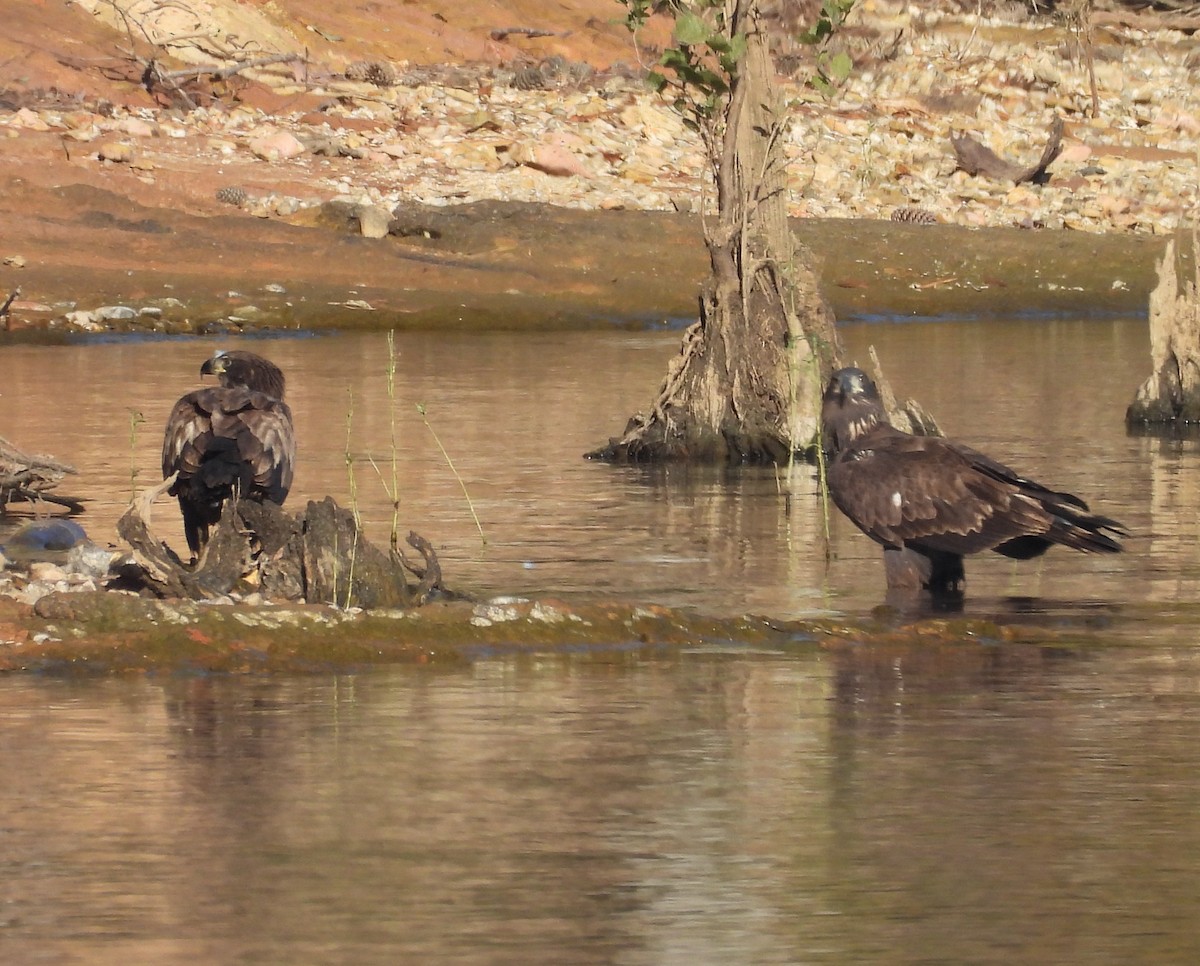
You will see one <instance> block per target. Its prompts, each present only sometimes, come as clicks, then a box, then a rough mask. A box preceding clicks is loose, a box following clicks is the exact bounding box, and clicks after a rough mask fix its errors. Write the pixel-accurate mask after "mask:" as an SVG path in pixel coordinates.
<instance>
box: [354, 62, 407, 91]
mask: <svg viewBox="0 0 1200 966" xmlns="http://www.w3.org/2000/svg"><path fill="white" fill-rule="evenodd" d="M399 79H400V78H399V75H398V74H397V73H396V68H395V67H393V66H392V65H391V64H389V63H388V62H387V61H386V60H356V61H355V62H354V63H353V64H351V65H350V66H349V67H347V68H346V80H352V81H360V82H362V83H366V84H374V85H375V86H376V87H395V86H396V83H397V81H398V80H399Z"/></svg>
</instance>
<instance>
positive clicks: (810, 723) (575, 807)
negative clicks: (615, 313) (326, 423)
mask: <svg viewBox="0 0 1200 966" xmlns="http://www.w3.org/2000/svg"><path fill="white" fill-rule="evenodd" d="M1198 672H1200V666H1198V662H1197V659H1196V658H1195V656H1194V655H1191V654H1186V655H1177V656H1174V657H1172V658H1171V659H1170V660H1169V661H1164V660H1162V658H1161V657H1159V658H1157V659H1152V660H1151V659H1147V657H1146V656H1145V655H1143V654H1141V653H1139V652H1138V651H1137V650H1135V649H1117V650H1109V651H1099V652H1091V653H1071V652H1062V651H1054V650H1045V649H1040V648H1020V647H1005V648H999V647H992V648H980V647H967V646H962V647H953V648H938V649H933V650H929V649H925V650H918V649H909V650H894V651H892V652H890V653H883V652H881V651H876V650H873V649H861V648H850V649H847V650H845V651H838V652H834V653H820V652H814V651H812V650H809V649H800V650H797V651H796V652H794V653H780V654H758V655H751V654H737V653H725V654H717V653H712V652H704V651H698V652H695V653H692V654H685V655H681V656H678V657H676V658H673V659H670V660H665V661H644V662H639V663H637V664H633V665H630V664H628V663H627V662H625V661H622V662H620V663H619V664H615V665H606V664H603V663H595V662H580V661H571V660H566V659H564V660H539V661H512V662H496V663H491V662H485V663H482V664H479V665H477V666H475V667H474V668H473V669H471V670H469V671H461V672H453V673H448V672H430V671H424V672H415V673H414V672H409V671H395V672H383V673H376V674H371V675H368V676H363V677H357V678H356V677H337V678H327V679H308V678H298V679H297V678H293V679H279V678H276V679H269V680H244V679H222V678H217V679H212V678H192V679H181V680H173V681H169V682H164V683H162V684H156V683H153V682H149V681H106V682H86V683H73V682H55V681H32V680H20V679H10V680H8V681H5V682H0V692H2V699H0V706H2V707H3V708H4V711H3V713H0V731H2V738H3V740H2V741H0V764H2V765H3V767H4V769H5V774H6V775H8V776H9V779H8V780H7V781H6V784H5V788H4V791H3V793H0V794H2V796H3V797H2V799H0V804H2V805H3V809H4V816H5V817H4V821H3V826H2V827H3V843H4V847H3V871H4V873H5V874H4V886H3V889H4V906H3V908H4V918H3V922H4V931H3V934H2V936H3V938H0V944H3V945H4V947H5V950H6V960H7V961H10V962H29V961H32V959H31V958H30V957H31V956H32V955H33V953H34V952H35V951H36V952H37V954H38V956H39V957H40V958H39V960H38V961H43V962H88V963H93V962H101V963H104V962H117V961H120V962H156V963H164V964H172V963H183V962H255V963H258V962H279V963H298V962H304V963H310V962H345V963H358V964H367V963H392V962H455V963H460V962H461V963H564V962H570V963H611V962H620V963H630V964H659V963H675V962H698V963H730V962H747V963H750V962H753V963H793V962H828V963H845V962H880V963H907V962H953V963H960V962H973V963H991V962H994V963H1001V962H1004V963H1009V962H1047V963H1049V962H1111V963H1118V962H1151V961H1153V962H1161V961H1179V962H1182V961H1188V957H1190V955H1192V954H1194V951H1195V950H1196V948H1197V944H1198V943H1200V925H1198V924H1197V920H1196V918H1195V916H1194V914H1193V910H1194V907H1195V901H1196V899H1197V896H1198V891H1200V872H1198V871H1197V870H1196V868H1195V867H1194V863H1191V862H1190V861H1189V860H1188V858H1187V857H1188V856H1189V855H1190V854H1191V853H1192V852H1193V851H1194V849H1195V848H1196V847H1197V846H1200V841H1198V840H1200V831H1198V830H1197V825H1196V822H1195V820H1194V814H1195V807H1194V805H1195V797H1196V793H1197V791H1198V790H1200V789H1198V788H1197V780H1196V778H1195V776H1196V775H1197V774H1200V768H1198V767H1197V766H1198V765H1200V761H1198V756H1200V753H1198V752H1197V749H1198V748H1200V716H1198V715H1197V714H1196V713H1195V712H1196V710H1197V707H1196V704H1197V698H1196V695H1197V685H1198V684H1200V677H1198ZM122 957H124V958H122Z"/></svg>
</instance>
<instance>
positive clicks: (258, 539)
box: [117, 479, 442, 607]
mask: <svg viewBox="0 0 1200 966" xmlns="http://www.w3.org/2000/svg"><path fill="white" fill-rule="evenodd" d="M171 482H172V481H171V480H170V479H168V480H166V481H164V482H163V484H162V485H161V486H159V487H156V488H155V489H153V490H149V491H147V492H145V493H143V494H142V495H141V496H140V497H139V498H138V499H137V500H135V501H134V502H133V503H132V504H130V507H129V509H128V510H127V511H126V512H125V514H124V516H122V517H121V519H120V520H119V521H118V522H117V532H118V533H119V534H120V535H121V537H122V539H124V540H125V541H126V542H127V543H128V544H129V546H130V547H131V548H132V550H133V559H134V564H133V566H132V568H127V569H126V572H125V573H124V574H123V577H122V584H123V585H124V586H132V587H134V588H136V589H140V590H144V591H148V592H150V593H153V594H154V595H156V596H158V597H186V598H191V599H193V600H205V599H212V598H217V597H223V596H226V595H229V594H237V593H259V594H261V595H262V596H263V597H265V598H266V599H268V600H284V601H305V602H307V603H324V604H334V605H336V606H339V607H412V606H416V605H418V604H422V603H424V602H425V601H427V600H429V599H430V598H431V597H433V596H434V595H436V594H437V593H439V592H440V591H441V590H442V587H441V579H442V572H441V566H440V565H439V563H438V559H437V554H436V553H435V552H434V549H433V547H432V546H431V545H430V544H429V542H428V541H427V540H425V539H424V538H423V537H420V536H419V535H417V534H416V533H410V534H409V537H408V543H409V544H410V545H411V546H412V547H413V548H414V549H415V550H417V552H418V553H420V555H421V557H422V559H423V561H424V566H423V567H420V568H417V567H414V566H410V565H409V564H408V563H407V562H406V561H404V560H403V558H402V557H401V555H399V554H396V553H390V554H389V553H384V552H383V551H382V550H380V549H379V548H378V547H376V546H375V545H374V544H372V543H371V542H370V541H368V540H367V539H366V538H365V537H364V536H363V535H362V534H361V532H360V531H359V528H358V523H357V521H356V520H355V517H354V514H353V513H351V512H350V511H349V510H346V509H344V508H342V507H340V506H338V505H337V503H335V502H334V500H333V498H332V497H326V498H325V499H324V500H322V501H320V502H318V501H315V500H314V501H310V502H309V503H308V506H307V507H306V508H305V511H304V514H303V515H302V516H293V515H291V514H290V513H288V512H286V511H285V510H283V509H282V508H281V507H279V506H276V505H275V504H274V503H270V502H265V503H256V502H254V501H251V500H239V501H236V502H234V501H230V502H228V503H227V504H226V505H225V508H224V512H223V513H222V514H221V519H220V522H218V523H217V525H216V526H215V527H213V528H212V530H211V532H210V534H209V540H208V543H207V544H205V547H204V550H203V551H202V552H201V554H200V557H199V558H198V559H197V560H196V561H195V562H194V563H192V564H186V563H184V562H183V561H182V560H180V558H179V557H178V556H177V555H176V553H175V552H174V551H173V550H172V549H171V548H170V547H169V546H168V545H167V544H166V543H165V542H163V541H162V540H160V539H159V538H157V537H155V536H154V533H153V531H152V530H151V527H150V512H151V508H152V507H153V504H154V501H155V500H156V499H158V497H160V496H161V495H162V494H163V493H164V492H166V490H167V489H168V488H169V487H170V485H171ZM406 570H408V571H409V572H411V573H413V574H414V575H416V576H418V578H419V582H418V583H417V584H416V585H415V586H410V585H409V583H408V581H407V579H406V578H405V571H406Z"/></svg>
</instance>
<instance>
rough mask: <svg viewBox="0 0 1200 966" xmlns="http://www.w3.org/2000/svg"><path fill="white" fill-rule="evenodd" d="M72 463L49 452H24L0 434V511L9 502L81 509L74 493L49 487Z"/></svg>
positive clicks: (73, 469)
mask: <svg viewBox="0 0 1200 966" xmlns="http://www.w3.org/2000/svg"><path fill="white" fill-rule="evenodd" d="M75 472H77V471H76V469H75V467H73V466H71V465H69V464H67V463H61V462H59V461H58V460H56V459H54V458H53V457H50V456H41V455H36V454H31V453H25V452H23V451H22V450H19V449H17V447H16V446H14V445H13V444H12V443H10V442H9V441H8V440H6V439H5V438H4V437H2V436H0V513H3V512H4V510H5V507H6V506H7V505H8V504H9V503H16V502H24V503H34V504H36V503H51V504H54V505H55V506H61V507H66V508H67V509H68V510H69V511H70V512H71V513H82V512H83V504H82V503H81V502H80V501H79V500H78V499H77V498H75V497H69V496H59V495H57V494H52V493H50V492H49V491H50V490H53V489H54V488H55V487H56V486H58V484H59V483H60V482H61V481H62V478H63V477H64V476H66V475H67V474H69V473H75Z"/></svg>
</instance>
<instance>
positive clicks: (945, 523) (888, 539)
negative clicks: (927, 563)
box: [828, 425, 1064, 556]
mask: <svg viewBox="0 0 1200 966" xmlns="http://www.w3.org/2000/svg"><path fill="white" fill-rule="evenodd" d="M980 455H981V454H975V453H974V452H973V451H970V450H967V449H965V448H960V447H958V446H957V445H956V444H954V443H952V442H950V441H948V440H945V439H942V438H941V437H934V436H910V435H908V434H906V433H901V432H899V431H897V430H895V429H892V428H891V427H890V426H886V425H881V426H879V427H877V428H876V429H874V430H872V431H871V432H869V433H867V434H866V435H864V436H863V437H861V438H860V439H859V440H858V441H857V442H856V443H855V444H853V445H852V446H850V447H848V448H846V449H844V450H843V451H842V452H841V453H839V454H838V456H837V457H836V458H835V459H834V461H833V462H832V463H831V464H830V466H829V470H828V480H829V491H830V495H831V496H832V497H833V501H834V503H836V504H837V506H838V508H839V509H840V510H841V511H842V512H843V513H845V514H846V516H848V517H849V518H850V519H851V520H853V521H854V523H855V524H856V525H857V526H858V527H859V529H861V530H862V531H863V532H864V533H866V534H867V535H868V536H870V537H871V538H872V539H874V540H876V541H877V542H879V543H881V544H883V545H884V546H885V547H892V548H898V547H902V546H908V547H914V548H916V549H924V550H932V551H938V552H942V553H950V554H957V555H965V554H969V553H976V552H978V551H981V550H992V549H996V548H999V547H1002V546H1004V545H1006V544H1008V543H1009V542H1011V541H1014V540H1025V539H1027V538H1028V539H1029V540H1032V541H1036V542H1037V544H1038V545H1041V546H1040V550H1039V549H1035V545H1034V544H1033V543H1027V544H1026V545H1018V546H1019V549H1021V550H1023V551H1024V552H1023V553H1022V555H1026V556H1034V555H1036V553H1037V552H1040V551H1041V550H1045V548H1046V547H1048V546H1050V544H1051V543H1056V542H1064V541H1060V540H1058V539H1055V538H1054V537H1047V536H1046V535H1047V534H1049V533H1050V531H1051V530H1052V529H1053V528H1054V526H1055V519H1054V516H1053V515H1052V514H1051V513H1050V512H1048V511H1047V508H1046V507H1045V506H1044V505H1043V502H1042V500H1041V499H1040V498H1039V496H1040V494H1049V491H1047V490H1045V489H1044V488H1040V487H1039V488H1037V491H1036V492H1032V493H1029V494H1027V493H1026V492H1025V490H1024V489H1023V487H1022V482H1023V481H1020V479H1019V478H1018V477H1016V476H1015V474H1011V471H1007V472H1004V470H1005V468H1004V467H1002V465H1001V464H998V463H993V461H991V460H988V459H987V457H983V459H984V460H985V461H986V465H977V463H976V458H977V457H978V456H980ZM1010 474H1011V477H1010ZM1034 486H1036V485H1034ZM1042 544H1044V545H1042Z"/></svg>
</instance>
